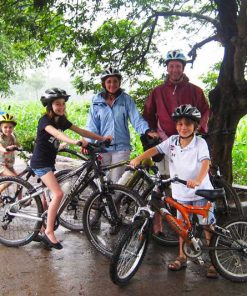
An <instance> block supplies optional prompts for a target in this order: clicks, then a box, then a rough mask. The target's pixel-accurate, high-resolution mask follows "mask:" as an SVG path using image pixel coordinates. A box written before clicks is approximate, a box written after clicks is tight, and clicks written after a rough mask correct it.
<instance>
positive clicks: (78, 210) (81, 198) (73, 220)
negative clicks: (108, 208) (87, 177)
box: [56, 170, 97, 231]
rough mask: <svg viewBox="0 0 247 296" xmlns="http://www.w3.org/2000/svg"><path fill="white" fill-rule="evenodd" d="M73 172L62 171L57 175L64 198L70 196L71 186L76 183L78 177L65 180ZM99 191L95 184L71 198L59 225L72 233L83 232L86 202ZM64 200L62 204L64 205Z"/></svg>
mask: <svg viewBox="0 0 247 296" xmlns="http://www.w3.org/2000/svg"><path fill="white" fill-rule="evenodd" d="M69 172H71V170H62V171H59V172H57V173H56V177H57V179H58V182H59V185H60V186H61V188H62V190H63V192H64V197H66V196H67V194H69V192H70V189H71V185H72V184H74V183H75V182H76V180H77V179H78V177H79V176H78V175H73V176H71V177H68V178H65V176H66V175H67V174H68V173H69ZM96 190H97V186H96V184H95V183H94V182H91V183H89V184H88V185H87V186H86V187H85V186H81V187H80V189H79V190H78V192H76V194H74V195H73V196H72V197H71V200H70V202H69V203H68V205H67V206H66V207H65V208H64V210H63V211H62V213H61V214H60V216H59V218H58V219H59V224H61V225H62V226H63V227H65V228H67V229H69V230H71V231H82V230H83V224H82V215H83V209H84V205H85V202H86V200H87V199H88V198H89V196H90V195H91V194H92V193H93V192H95V191H96ZM63 202H64V200H63V201H62V203H61V204H63Z"/></svg>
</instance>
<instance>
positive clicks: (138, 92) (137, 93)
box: [129, 78, 163, 112]
mask: <svg viewBox="0 0 247 296" xmlns="http://www.w3.org/2000/svg"><path fill="white" fill-rule="evenodd" d="M162 83H163V80H162V79H156V78H153V79H152V80H144V81H138V84H137V87H136V88H135V89H132V90H131V91H130V92H129V94H130V95H131V97H132V98H133V99H134V101H135V102H136V104H137V106H138V108H139V110H141V112H142V111H143V107H144V102H145V100H146V99H147V96H148V95H149V94H150V92H151V90H152V89H154V87H156V86H158V85H160V84H162Z"/></svg>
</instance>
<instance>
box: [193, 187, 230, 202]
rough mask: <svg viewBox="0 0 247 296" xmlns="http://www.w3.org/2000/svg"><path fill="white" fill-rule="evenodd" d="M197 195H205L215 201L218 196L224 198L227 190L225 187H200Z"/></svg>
mask: <svg viewBox="0 0 247 296" xmlns="http://www.w3.org/2000/svg"><path fill="white" fill-rule="evenodd" d="M195 194H196V195H199V196H202V197H205V198H206V199H207V200H209V201H212V202H214V201H215V200H216V198H217V197H218V198H224V197H225V190H224V189H223V188H217V189H198V190H196V192H195Z"/></svg>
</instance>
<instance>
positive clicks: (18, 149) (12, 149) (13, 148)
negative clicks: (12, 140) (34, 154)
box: [5, 146, 23, 151]
mask: <svg viewBox="0 0 247 296" xmlns="http://www.w3.org/2000/svg"><path fill="white" fill-rule="evenodd" d="M5 149H6V151H23V148H21V147H17V146H15V147H12V148H8V147H7V148H5Z"/></svg>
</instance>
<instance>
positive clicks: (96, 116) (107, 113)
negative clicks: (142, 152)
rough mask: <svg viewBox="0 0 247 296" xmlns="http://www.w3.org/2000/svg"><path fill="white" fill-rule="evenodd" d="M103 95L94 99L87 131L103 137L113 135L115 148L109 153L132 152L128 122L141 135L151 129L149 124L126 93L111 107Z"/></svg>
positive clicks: (97, 95) (122, 93) (100, 94)
mask: <svg viewBox="0 0 247 296" xmlns="http://www.w3.org/2000/svg"><path fill="white" fill-rule="evenodd" d="M103 94H104V92H101V93H98V94H96V95H95V96H94V97H93V99H92V104H91V106H90V110H89V115H88V120H87V124H86V129H87V130H89V131H91V132H94V133H96V134H99V135H101V136H107V135H111V136H112V137H113V140H112V143H111V144H113V146H111V147H109V148H108V149H107V150H108V151H122V150H130V149H131V145H130V132H129V128H128V122H129V121H130V122H131V124H132V126H133V127H134V129H135V130H136V132H137V133H138V134H139V135H141V134H144V133H145V132H146V131H147V130H148V129H149V126H148V123H147V122H146V121H145V120H144V118H143V117H142V116H141V114H140V113H139V111H138V109H137V107H136V104H135V102H134V101H133V99H132V98H131V97H130V96H129V95H128V94H126V93H125V92H121V94H120V95H119V96H118V97H117V98H116V100H115V101H114V103H113V105H112V106H111V107H110V106H109V105H108V104H107V103H106V101H105V99H104V97H103Z"/></svg>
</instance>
